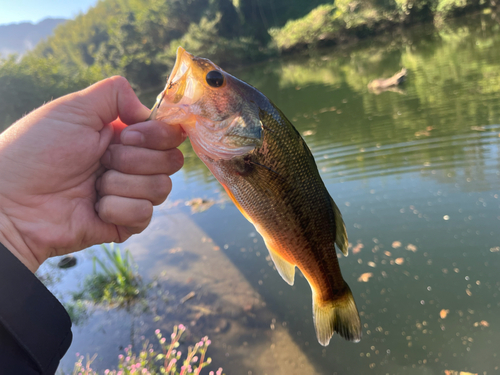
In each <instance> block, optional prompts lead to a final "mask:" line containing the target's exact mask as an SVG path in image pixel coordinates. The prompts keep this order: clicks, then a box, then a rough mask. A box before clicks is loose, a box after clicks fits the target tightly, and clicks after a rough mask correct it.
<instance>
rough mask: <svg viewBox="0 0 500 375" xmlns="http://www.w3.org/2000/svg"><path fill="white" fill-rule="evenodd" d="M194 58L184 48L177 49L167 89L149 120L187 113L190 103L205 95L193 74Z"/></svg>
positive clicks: (159, 97) (157, 101) (161, 94)
mask: <svg viewBox="0 0 500 375" xmlns="http://www.w3.org/2000/svg"><path fill="white" fill-rule="evenodd" d="M193 59H194V56H193V55H191V54H190V53H189V52H187V51H186V50H185V49H184V48H182V47H179V48H178V49H177V55H176V59H175V64H174V67H173V69H172V72H171V74H170V76H169V77H168V79H167V84H166V85H165V89H164V90H163V91H162V92H161V93H160V94H159V95H158V97H157V98H156V103H155V105H154V106H153V108H152V109H151V114H150V116H149V118H148V120H154V119H160V118H159V117H158V115H160V116H161V118H167V117H172V115H174V114H175V113H177V114H178V112H184V113H185V114H186V115H187V113H186V112H188V111H187V110H188V107H189V105H190V104H193V103H195V102H196V101H198V99H199V98H200V97H201V96H202V95H203V90H202V89H200V85H199V84H198V83H197V82H196V80H195V78H194V76H193V74H192V67H193ZM159 112H161V113H159ZM174 117H178V116H174Z"/></svg>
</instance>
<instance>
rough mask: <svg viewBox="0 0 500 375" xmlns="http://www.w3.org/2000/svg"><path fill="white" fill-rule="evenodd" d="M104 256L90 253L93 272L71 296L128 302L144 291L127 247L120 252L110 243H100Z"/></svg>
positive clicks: (101, 301) (120, 303) (93, 300)
mask: <svg viewBox="0 0 500 375" xmlns="http://www.w3.org/2000/svg"><path fill="white" fill-rule="evenodd" d="M102 248H103V250H104V255H105V257H104V259H100V258H99V257H97V256H94V257H93V260H92V261H93V263H94V272H93V273H92V275H90V276H88V277H87V278H86V280H85V282H84V290H83V291H82V292H79V293H75V294H74V296H73V297H74V299H75V300H79V299H85V298H87V297H88V298H89V299H90V300H91V301H92V302H94V303H108V304H110V305H118V306H124V305H129V304H130V303H131V302H133V301H134V300H135V299H137V298H139V297H140V296H141V295H142V294H144V288H143V285H142V280H141V277H140V276H139V274H138V273H137V272H136V270H135V265H134V263H133V260H132V256H131V255H130V251H129V250H125V253H124V254H122V252H121V251H120V248H119V247H118V246H115V245H114V244H111V245H109V247H107V246H106V245H102Z"/></svg>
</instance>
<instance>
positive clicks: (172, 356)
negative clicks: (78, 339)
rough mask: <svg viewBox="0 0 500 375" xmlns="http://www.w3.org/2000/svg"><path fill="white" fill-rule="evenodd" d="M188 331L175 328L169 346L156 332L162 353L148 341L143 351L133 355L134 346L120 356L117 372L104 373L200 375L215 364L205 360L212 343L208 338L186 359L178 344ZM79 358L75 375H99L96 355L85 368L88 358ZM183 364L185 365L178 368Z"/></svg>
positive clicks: (80, 356)
mask: <svg viewBox="0 0 500 375" xmlns="http://www.w3.org/2000/svg"><path fill="white" fill-rule="evenodd" d="M185 331H186V327H185V326H184V325H182V324H179V325H178V326H175V327H174V330H173V333H172V334H171V335H170V343H169V344H167V343H166V341H167V340H166V338H165V337H163V335H162V333H161V331H160V330H159V329H157V330H156V331H155V335H156V338H157V339H158V342H159V344H160V348H161V351H159V352H156V351H155V350H154V349H153V345H152V344H150V343H149V342H148V341H145V342H144V343H143V346H142V350H141V351H140V352H139V353H137V354H136V353H134V352H133V350H132V346H129V347H127V348H125V355H123V354H120V355H119V356H118V370H109V369H107V370H105V371H104V372H103V373H104V375H129V374H147V375H157V374H166V375H199V374H200V373H201V370H202V369H203V368H204V367H206V366H208V365H209V364H210V363H211V362H212V359H211V358H207V357H206V353H207V349H208V346H209V345H210V343H211V341H210V340H209V339H208V337H206V336H205V337H204V338H202V339H201V340H200V341H199V342H198V343H196V344H195V345H194V346H190V347H189V348H188V352H187V355H186V356H185V357H183V355H182V352H181V351H179V350H178V349H177V348H178V347H179V340H180V338H181V336H182V334H183V333H184V332H185ZM77 357H78V360H77V362H76V363H75V366H74V369H73V375H98V374H99V373H98V372H96V371H94V370H93V369H92V367H91V364H92V362H93V361H94V360H95V358H96V357H97V355H94V356H93V357H92V358H90V357H89V356H87V360H86V363H85V365H84V364H83V361H84V359H85V357H84V356H83V355H80V354H78V353H77ZM182 358H184V359H182ZM181 363H182V365H180V368H178V366H179V364H181ZM209 375H223V373H222V368H219V369H218V370H217V372H216V373H214V372H213V371H210V373H209Z"/></svg>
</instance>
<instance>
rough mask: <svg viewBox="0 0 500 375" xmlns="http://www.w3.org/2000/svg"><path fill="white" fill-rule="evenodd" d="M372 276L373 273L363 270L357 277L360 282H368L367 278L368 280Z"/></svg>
mask: <svg viewBox="0 0 500 375" xmlns="http://www.w3.org/2000/svg"><path fill="white" fill-rule="evenodd" d="M372 276H373V273H371V272H365V273H364V274H362V275H361V276H360V277H358V281H359V282H362V283H366V282H368V280H370V277H372Z"/></svg>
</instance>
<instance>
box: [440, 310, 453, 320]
mask: <svg viewBox="0 0 500 375" xmlns="http://www.w3.org/2000/svg"><path fill="white" fill-rule="evenodd" d="M449 312H450V310H447V309H442V310H441V311H440V312H439V317H440V318H441V319H446V317H447V316H448V314H449Z"/></svg>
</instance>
